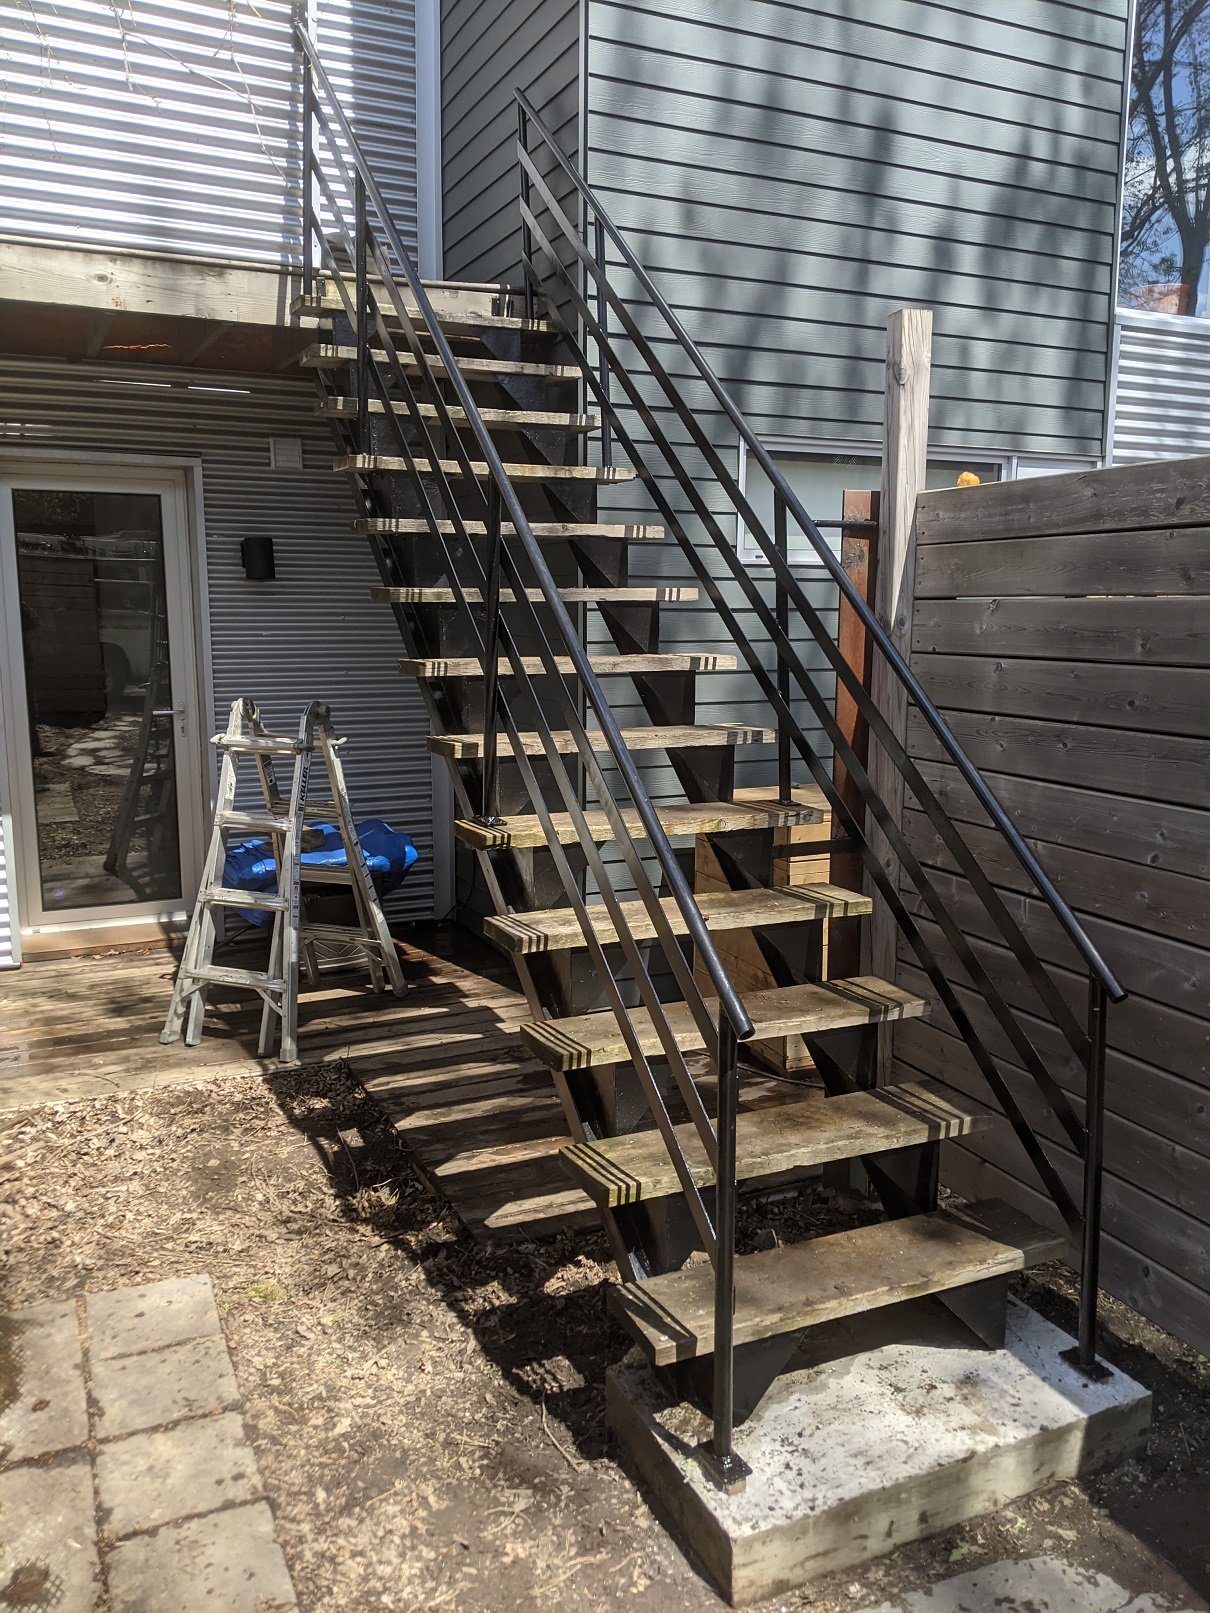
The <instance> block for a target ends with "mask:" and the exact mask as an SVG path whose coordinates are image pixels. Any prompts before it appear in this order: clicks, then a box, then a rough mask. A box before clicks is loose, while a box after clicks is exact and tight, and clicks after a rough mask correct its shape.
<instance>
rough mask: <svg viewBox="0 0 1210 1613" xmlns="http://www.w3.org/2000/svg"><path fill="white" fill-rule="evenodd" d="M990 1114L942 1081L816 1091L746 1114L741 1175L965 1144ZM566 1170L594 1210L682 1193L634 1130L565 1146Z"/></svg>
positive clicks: (703, 1177)
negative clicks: (953, 1140) (956, 1140)
mask: <svg viewBox="0 0 1210 1613" xmlns="http://www.w3.org/2000/svg"><path fill="white" fill-rule="evenodd" d="M995 1118H996V1117H995V1114H994V1113H993V1111H992V1110H990V1109H988V1108H986V1107H985V1106H984V1105H983V1104H981V1103H976V1102H975V1101H974V1100H973V1099H970V1098H962V1099H961V1100H959V1099H957V1098H956V1097H955V1096H954V1095H953V1093H952V1092H951V1090H950V1089H949V1088H948V1087H946V1086H944V1085H943V1084H942V1083H941V1082H940V1081H912V1082H905V1083H904V1084H903V1085H902V1086H893V1087H884V1088H882V1089H881V1090H880V1091H877V1092H848V1093H844V1094H843V1095H842V1096H840V1097H835V1098H829V1097H827V1096H825V1095H824V1093H822V1092H810V1093H807V1094H806V1095H805V1096H804V1097H802V1098H800V1099H795V1101H794V1102H792V1103H783V1104H777V1105H774V1106H772V1107H770V1108H764V1109H752V1110H746V1111H745V1112H743V1113H742V1114H740V1116H739V1118H738V1121H737V1126H736V1134H735V1139H736V1172H737V1179H738V1180H740V1181H750V1180H754V1179H757V1178H759V1177H762V1176H777V1175H780V1174H781V1173H782V1172H785V1171H796V1170H806V1169H809V1168H810V1167H811V1166H814V1165H826V1164H827V1163H828V1162H829V1161H830V1160H838V1159H856V1158H858V1157H859V1156H860V1155H862V1154H876V1153H885V1152H886V1151H887V1150H888V1149H891V1148H911V1147H916V1146H919V1145H920V1144H923V1143H933V1142H941V1141H943V1140H944V1139H946V1138H949V1137H965V1136H967V1135H968V1134H969V1133H970V1132H972V1131H975V1130H985V1129H986V1128H987V1127H988V1126H990V1125H991V1123H992V1121H993V1120H994V1119H995ZM676 1135H677V1139H678V1141H679V1142H680V1145H681V1148H682V1150H683V1152H684V1154H685V1158H686V1160H687V1161H688V1164H689V1168H690V1171H691V1173H692V1176H693V1180H694V1181H695V1182H696V1183H697V1185H698V1187H713V1186H714V1180H715V1177H714V1167H713V1166H712V1165H711V1164H710V1162H709V1160H708V1159H707V1158H706V1151H705V1149H704V1148H703V1146H702V1143H701V1139H700V1138H699V1136H698V1134H697V1128H696V1127H695V1126H693V1125H692V1124H684V1125H680V1126H677V1127H676ZM561 1158H562V1164H563V1168H564V1169H565V1170H566V1171H567V1172H568V1174H569V1175H570V1176H571V1177H572V1178H573V1179H574V1180H575V1182H576V1183H577V1184H578V1185H579V1186H580V1187H582V1188H583V1189H584V1191H585V1192H586V1193H587V1194H588V1195H589V1197H590V1198H592V1199H593V1200H594V1201H595V1202H596V1203H597V1204H600V1205H602V1206H606V1207H610V1208H613V1207H616V1206H618V1205H621V1204H637V1203H638V1202H639V1200H640V1199H643V1200H646V1199H657V1198H667V1197H669V1196H670V1195H673V1194H677V1193H679V1192H680V1191H681V1184H680V1178H679V1177H678V1176H677V1174H676V1171H675V1169H674V1168H673V1165H672V1161H671V1159H670V1158H669V1156H668V1150H667V1148H666V1147H665V1145H664V1139H663V1138H662V1137H661V1135H660V1133H659V1132H658V1131H636V1132H628V1133H627V1134H626V1135H625V1136H620V1137H605V1138H602V1139H601V1140H600V1141H599V1142H592V1143H572V1144H571V1145H570V1146H568V1147H566V1148H564V1149H563V1152H562V1156H561Z"/></svg>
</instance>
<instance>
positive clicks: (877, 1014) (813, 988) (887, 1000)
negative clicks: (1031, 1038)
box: [518, 975, 928, 1071]
mask: <svg viewBox="0 0 1210 1613" xmlns="http://www.w3.org/2000/svg"><path fill="white" fill-rule="evenodd" d="M743 1002H744V1007H745V1008H746V1009H747V1011H748V1014H749V1016H750V1018H751V1019H752V1022H753V1026H754V1031H753V1038H752V1039H753V1040H754V1041H767V1040H771V1039H772V1038H773V1037H777V1036H804V1035H805V1036H810V1035H823V1034H826V1033H827V1032H828V1031H834V1030H844V1029H847V1028H849V1027H851V1026H855V1025H870V1024H882V1023H886V1022H888V1021H891V1020H900V1019H919V1018H921V1017H922V1016H923V1015H924V1014H926V1013H927V1012H928V1004H927V1003H926V1002H925V1000H924V998H923V997H916V996H913V995H912V993H911V992H908V991H904V990H903V989H902V988H901V987H899V986H894V985H892V984H891V983H890V982H889V981H887V980H880V979H878V978H877V976H875V975H856V976H854V977H853V978H851V979H848V980H825V981H819V982H816V983H814V984H811V985H802V986H777V987H774V988H773V989H772V990H771V991H750V992H746V993H745V994H744V998H743ZM708 1006H709V1007H710V1011H711V1013H712V1014H714V1012H715V1011H716V1004H715V1002H714V1000H713V999H711V1000H710V1001H709V1003H708ZM665 1012H666V1014H667V1018H668V1022H669V1024H670V1026H671V1027H672V1031H673V1034H674V1035H675V1036H676V1040H677V1046H678V1047H679V1048H680V1049H681V1050H682V1051H683V1052H686V1053H694V1052H700V1051H701V1049H702V1048H703V1047H704V1046H705V1040H704V1038H703V1036H702V1033H701V1031H700V1029H699V1028H698V1025H697V1022H696V1020H695V1019H694V1018H693V1015H692V1014H691V1013H690V1010H689V1006H688V1004H686V1003H669V1004H667V1005H666V1010H665ZM630 1023H631V1025H632V1026H633V1028H634V1031H635V1033H636V1034H637V1036H638V1039H639V1045H640V1046H641V1047H642V1049H643V1051H644V1052H646V1053H655V1054H658V1053H659V1052H660V1049H661V1046H662V1044H661V1042H660V1038H659V1036H658V1035H657V1033H656V1030H655V1027H654V1026H653V1025H652V1023H651V1016H650V1014H648V1013H647V1011H646V1010H645V1009H639V1008H636V1009H632V1010H631V1013H630ZM518 1028H519V1030H520V1033H521V1037H522V1040H523V1041H524V1042H525V1044H526V1046H527V1047H528V1048H529V1049H530V1051H531V1052H533V1053H535V1054H536V1055H537V1056H538V1058H540V1059H542V1060H543V1062H544V1063H546V1064H549V1065H550V1066H551V1068H552V1069H555V1070H562V1071H572V1070H587V1069H591V1068H593V1067H594V1066H595V1065H601V1064H617V1063H619V1062H621V1063H625V1062H627V1061H628V1060H629V1057H630V1055H629V1053H628V1052H627V1049H626V1043H625V1041H624V1039H623V1037H622V1033H621V1031H620V1030H619V1029H618V1024H617V1020H616V1019H615V1018H614V1016H613V1014H612V1013H608V1012H600V1013H594V1014H579V1015H575V1016H573V1017H570V1018H567V1019H547V1020H541V1021H539V1020H529V1021H526V1022H523V1023H522V1024H521V1025H520V1026H519V1027H518Z"/></svg>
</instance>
